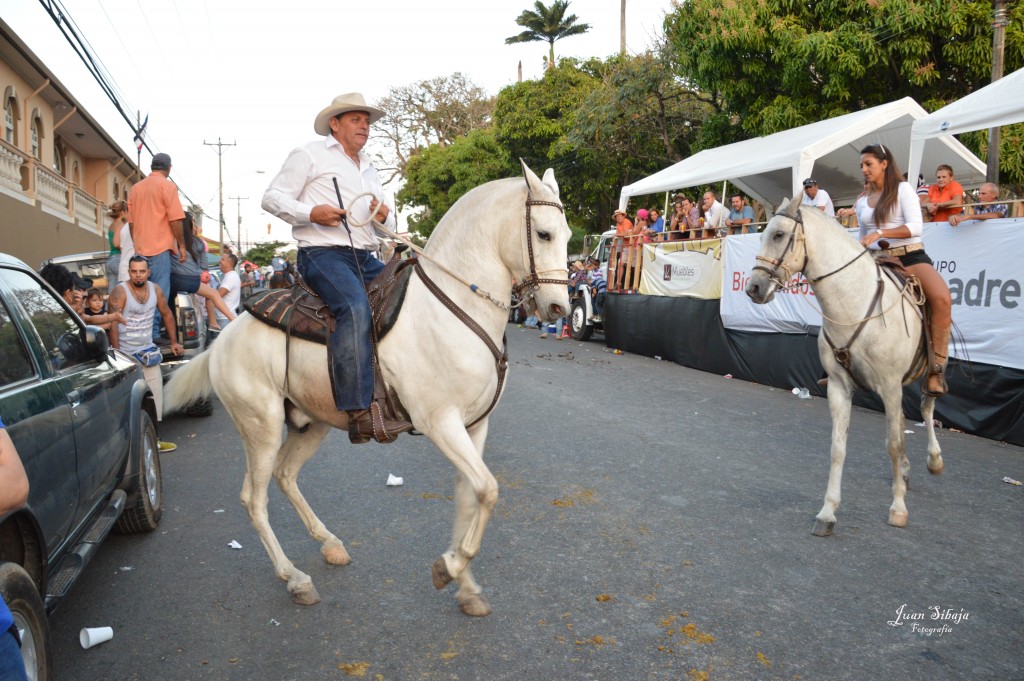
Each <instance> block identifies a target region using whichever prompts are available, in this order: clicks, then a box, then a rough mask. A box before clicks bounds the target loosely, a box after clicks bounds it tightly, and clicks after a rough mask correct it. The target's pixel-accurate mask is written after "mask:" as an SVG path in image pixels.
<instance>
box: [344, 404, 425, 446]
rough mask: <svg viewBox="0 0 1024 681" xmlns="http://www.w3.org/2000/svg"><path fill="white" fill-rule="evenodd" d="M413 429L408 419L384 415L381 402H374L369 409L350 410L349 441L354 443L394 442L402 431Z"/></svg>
mask: <svg viewBox="0 0 1024 681" xmlns="http://www.w3.org/2000/svg"><path fill="white" fill-rule="evenodd" d="M410 430H412V424H411V423H409V422H408V421H398V420H393V419H388V418H385V417H384V414H383V411H382V410H381V408H380V404H379V403H377V402H374V403H372V404H371V405H370V408H369V409H356V410H350V411H349V412H348V441H349V442H351V443H352V444H354V445H359V444H363V443H364V442H369V441H370V440H376V441H377V442H380V443H382V444H388V443H391V442H394V441H395V439H396V438H397V437H398V435H399V434H401V433H408V432H409V431H410Z"/></svg>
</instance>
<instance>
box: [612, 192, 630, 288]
mask: <svg viewBox="0 0 1024 681" xmlns="http://www.w3.org/2000/svg"><path fill="white" fill-rule="evenodd" d="M612 219H613V220H615V236H616V237H618V243H617V244H616V246H615V250H616V251H617V256H618V257H617V258H616V260H617V262H616V267H615V269H616V275H615V283H616V288H622V285H623V281H622V280H623V278H624V277H625V275H626V261H628V260H629V256H630V254H631V253H632V250H633V249H632V245H633V244H632V242H633V240H632V239H631V238H630V237H631V236H633V222H632V220H630V219H629V218H628V217H626V211H624V210H617V211H615V212H614V213H612ZM623 245H625V248H623Z"/></svg>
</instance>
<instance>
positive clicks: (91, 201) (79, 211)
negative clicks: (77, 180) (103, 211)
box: [73, 187, 100, 233]
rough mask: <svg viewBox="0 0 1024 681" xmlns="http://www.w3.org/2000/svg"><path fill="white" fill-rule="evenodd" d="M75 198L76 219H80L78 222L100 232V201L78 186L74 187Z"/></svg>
mask: <svg viewBox="0 0 1024 681" xmlns="http://www.w3.org/2000/svg"><path fill="white" fill-rule="evenodd" d="M73 198H74V204H75V205H74V208H75V219H76V220H78V224H79V225H80V226H82V227H84V228H86V229H88V230H90V231H93V232H96V233H99V232H100V230H99V222H98V221H97V217H98V215H99V206H100V202H99V201H97V200H96V199H95V198H93V197H92V196H90V195H89V194H86V193H85V192H84V191H82V190H81V189H79V188H78V187H75V188H74V194H73Z"/></svg>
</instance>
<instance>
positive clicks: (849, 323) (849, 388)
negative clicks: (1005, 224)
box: [746, 196, 943, 536]
mask: <svg viewBox="0 0 1024 681" xmlns="http://www.w3.org/2000/svg"><path fill="white" fill-rule="evenodd" d="M800 200H801V199H800V197H799V196H798V197H796V198H794V199H793V200H792V202H791V203H790V204H789V205H788V206H787V207H786V208H785V209H784V210H782V211H781V212H779V213H777V214H776V215H775V217H773V218H772V219H771V221H769V223H768V225H767V226H766V227H765V230H764V233H763V234H762V236H761V250H760V252H759V253H758V256H757V262H758V264H757V265H756V266H755V267H754V269H753V272H752V273H751V275H750V281H749V283H748V284H747V289H746V292H747V295H748V296H750V298H751V300H753V301H754V302H755V303H767V302H769V301H771V300H772V298H773V297H774V295H775V291H776V290H778V289H779V288H782V287H785V286H786V285H787V282H788V281H789V280H790V279H791V277H792V276H793V275H795V274H796V273H797V272H803V273H804V276H806V277H807V280H808V282H809V283H810V285H811V288H812V289H813V290H814V295H815V300H816V301H817V303H818V304H819V305H820V306H821V313H822V324H821V331H820V333H819V334H818V354H819V357H820V359H821V364H822V366H823V367H824V368H825V370H826V371H827V372H828V406H829V411H830V412H831V414H832V449H831V460H832V463H831V468H830V471H829V477H828V488H827V489H826V491H825V503H824V505H823V506H822V508H821V511H819V512H818V515H817V519H816V522H815V525H814V530H813V533H814V534H815V535H818V536H827V535H830V534H832V529H833V527H834V526H835V523H836V515H835V514H836V510H837V509H838V508H839V502H840V487H841V482H842V477H843V462H844V461H845V459H846V437H847V431H848V430H849V426H850V411H851V405H852V401H853V392H854V391H855V390H857V389H860V388H863V389H868V390H872V391H874V392H875V393H877V394H878V396H879V397H880V398H881V399H882V402H883V404H884V405H885V416H886V447H887V449H888V452H889V457H890V460H891V462H892V474H893V483H892V490H893V502H892V505H891V506H890V507H889V524H890V525H894V526H897V527H903V526H905V525H906V524H907V507H906V504H905V502H904V496H905V495H906V490H907V483H908V481H909V470H910V464H909V462H908V461H907V455H906V449H905V443H904V433H903V430H904V428H903V388H902V386H903V385H904V384H906V383H909V382H911V381H912V380H915V379H916V378H918V377H920V375H921V374H922V373H923V371H924V370H925V368H926V367H925V364H926V358H925V357H923V356H922V353H921V348H922V328H923V327H922V320H921V316H920V313H919V310H918V308H917V302H918V301H917V300H916V299H915V297H914V296H913V295H912V294H910V293H909V292H908V291H907V290H906V289H905V288H903V287H901V285H899V284H897V283H896V282H895V280H894V279H893V278H891V277H890V276H888V275H886V274H885V273H884V272H883V271H882V269H881V267H880V266H879V265H878V264H877V263H876V262H875V261H874V259H873V258H872V257H871V255H870V254H871V252H872V251H871V250H869V249H866V248H865V247H864V246H863V245H862V244H861V243H858V242H857V241H856V240H854V239H851V238H850V236H849V235H848V234H847V233H846V232H845V230H843V229H842V228H841V227H840V225H839V224H838V223H837V222H836V221H835V219H833V218H830V217H828V216H827V215H825V214H824V213H822V212H821V211H819V210H814V209H811V210H802V209H801V208H800ZM914 200H915V202H916V196H915V199H914ZM903 229H905V227H904V228H903ZM894 231H895V230H894ZM934 407H935V396H934V395H931V394H928V393H927V392H926V393H924V396H923V397H922V400H921V413H922V414H923V416H924V421H925V423H926V424H927V426H926V430H927V433H928V470H929V471H930V472H931V473H933V474H936V475H937V474H939V473H941V472H942V469H943V462H942V456H941V453H940V449H939V443H938V440H936V438H935V428H934V424H933V423H932V415H933V412H934Z"/></svg>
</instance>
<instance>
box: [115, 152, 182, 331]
mask: <svg viewBox="0 0 1024 681" xmlns="http://www.w3.org/2000/svg"><path fill="white" fill-rule="evenodd" d="M149 167H150V169H151V170H152V171H153V172H151V173H150V174H149V177H147V178H146V179H144V180H142V181H141V182H139V183H138V184H136V185H135V186H134V187H132V190H131V193H130V194H129V195H128V214H129V222H131V224H132V239H133V240H134V242H135V254H136V255H141V256H144V257H145V258H146V261H147V262H148V263H149V280H150V281H151V282H153V283H154V284H156V285H157V286H159V287H160V290H161V291H170V290H171V258H172V257H175V258H178V260H179V262H184V261H185V238H184V236H183V235H182V224H183V221H184V219H185V211H184V210H182V208H181V201H179V200H178V187H177V186H175V184H174V183H173V182H171V181H170V180H169V179H168V176H169V175H170V174H171V157H170V156H168V155H167V154H164V153H160V154H155V155H154V156H153V161H152V163H151V164H150V166H149ZM153 317H154V319H153V338H154V339H158V338H159V337H160V319H161V316H160V315H153Z"/></svg>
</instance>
